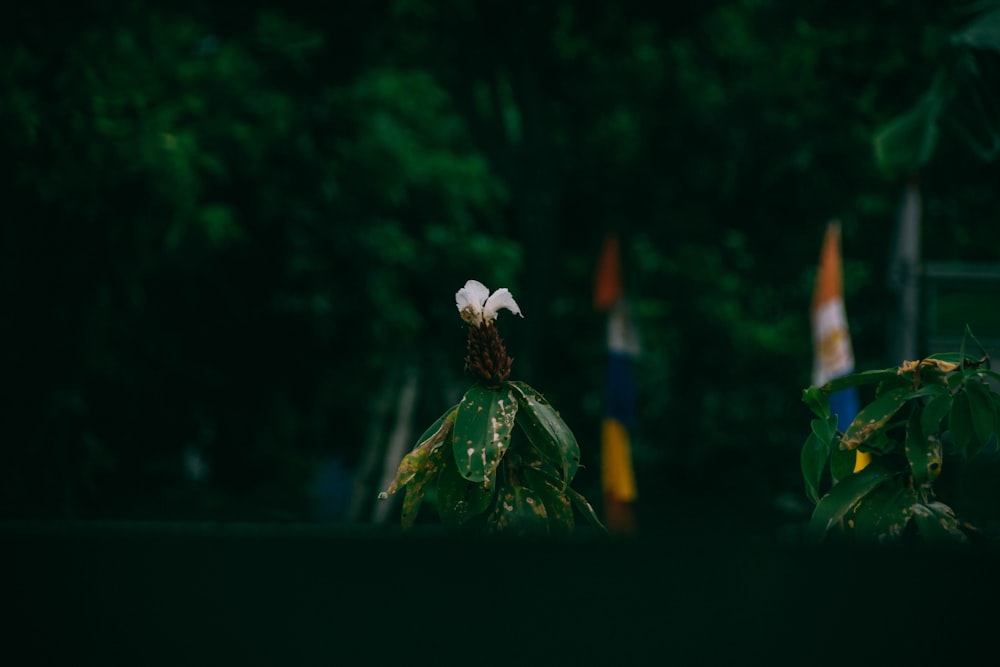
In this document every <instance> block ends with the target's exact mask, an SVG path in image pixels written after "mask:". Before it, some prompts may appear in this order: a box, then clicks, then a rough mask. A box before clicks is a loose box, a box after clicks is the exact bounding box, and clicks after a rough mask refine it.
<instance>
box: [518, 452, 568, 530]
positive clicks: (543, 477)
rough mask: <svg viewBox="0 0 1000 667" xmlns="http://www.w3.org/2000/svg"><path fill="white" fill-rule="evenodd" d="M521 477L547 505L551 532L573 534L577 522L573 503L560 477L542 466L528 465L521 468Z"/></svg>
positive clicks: (546, 509)
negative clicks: (547, 471) (548, 472)
mask: <svg viewBox="0 0 1000 667" xmlns="http://www.w3.org/2000/svg"><path fill="white" fill-rule="evenodd" d="M553 472H554V471H553ZM521 479H522V480H523V482H524V484H525V485H526V486H528V487H529V488H531V489H532V490H533V491H535V493H537V494H538V497H539V498H540V499H541V501H542V504H543V505H545V512H546V514H547V515H548V518H549V534H550V535H553V536H556V537H568V536H569V535H571V534H572V532H573V526H574V524H575V519H574V516H573V504H572V502H570V499H569V496H567V495H566V493H565V491H563V485H562V482H561V481H560V480H559V479H558V477H554V476H553V475H552V474H547V473H546V472H545V471H544V470H543V469H542V467H532V466H528V467H524V468H521Z"/></svg>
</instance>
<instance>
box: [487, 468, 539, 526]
mask: <svg viewBox="0 0 1000 667" xmlns="http://www.w3.org/2000/svg"><path fill="white" fill-rule="evenodd" d="M504 472H505V473H506V474H505V475H504V482H503V483H502V484H501V485H500V488H499V489H497V503H496V507H495V508H494V512H493V515H492V516H491V517H490V523H491V524H492V528H493V529H494V530H496V531H497V532H500V533H504V534H513V535H521V536H529V535H548V532H549V515H548V512H547V511H546V509H545V503H544V501H543V500H542V495H541V494H540V493H538V492H537V491H536V490H535V489H533V488H532V487H530V486H527V485H525V484H524V480H523V479H522V477H521V474H520V471H519V470H518V469H517V466H515V465H510V464H509V463H508V464H507V466H506V467H505V468H504Z"/></svg>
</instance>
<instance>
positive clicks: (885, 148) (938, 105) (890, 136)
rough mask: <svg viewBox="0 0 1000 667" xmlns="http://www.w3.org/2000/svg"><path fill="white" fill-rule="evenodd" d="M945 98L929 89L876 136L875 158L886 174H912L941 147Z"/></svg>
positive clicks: (874, 140) (874, 141)
mask: <svg viewBox="0 0 1000 667" xmlns="http://www.w3.org/2000/svg"><path fill="white" fill-rule="evenodd" d="M945 101H946V100H945V99H944V98H943V97H942V96H941V95H940V94H936V93H934V92H933V91H929V92H928V94H926V95H925V96H924V98H923V99H922V100H920V101H919V102H917V103H916V104H915V105H914V106H913V107H911V108H910V109H909V110H907V111H905V112H904V113H902V114H900V115H898V116H896V117H895V118H893V119H892V120H891V121H889V122H888V123H886V124H885V125H884V126H882V128H880V129H879V130H878V132H877V133H876V134H875V137H874V139H873V143H874V149H875V161H876V162H877V163H878V166H879V167H880V168H881V169H882V170H883V171H884V172H885V173H887V174H889V175H893V174H898V173H911V172H913V171H916V170H917V169H919V168H920V167H922V166H924V165H925V164H927V161H928V160H930V158H931V155H933V153H934V149H935V147H936V146H937V138H938V124H937V123H938V116H939V115H940V114H941V109H942V107H943V106H944V103H945Z"/></svg>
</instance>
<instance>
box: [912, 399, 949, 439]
mask: <svg viewBox="0 0 1000 667" xmlns="http://www.w3.org/2000/svg"><path fill="white" fill-rule="evenodd" d="M951 401H952V397H951V394H949V393H947V392H946V393H944V394H943V395H941V396H936V397H934V398H932V399H931V400H930V401H929V402H928V403H927V405H925V406H924V408H923V416H922V417H921V418H920V430H921V431H923V432H924V433H925V434H927V435H934V434H936V433H937V432H938V430H939V429H940V427H941V420H942V419H943V418H944V416H945V415H946V414H948V413H949V412H950V411H951Z"/></svg>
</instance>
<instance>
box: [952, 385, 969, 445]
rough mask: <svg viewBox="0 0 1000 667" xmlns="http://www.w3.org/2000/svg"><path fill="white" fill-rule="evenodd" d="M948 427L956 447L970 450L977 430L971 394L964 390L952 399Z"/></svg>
mask: <svg viewBox="0 0 1000 667" xmlns="http://www.w3.org/2000/svg"><path fill="white" fill-rule="evenodd" d="M948 429H949V430H950V431H951V441H952V442H953V443H955V448H956V449H957V450H958V451H959V452H968V451H969V448H970V447H971V446H972V444H973V442H974V440H975V438H976V432H975V428H974V427H973V425H972V408H971V407H970V405H969V395H968V394H967V393H966V392H965V391H964V390H962V391H959V392H958V393H957V394H955V397H954V398H953V399H952V402H951V412H950V413H949V415H948Z"/></svg>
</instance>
